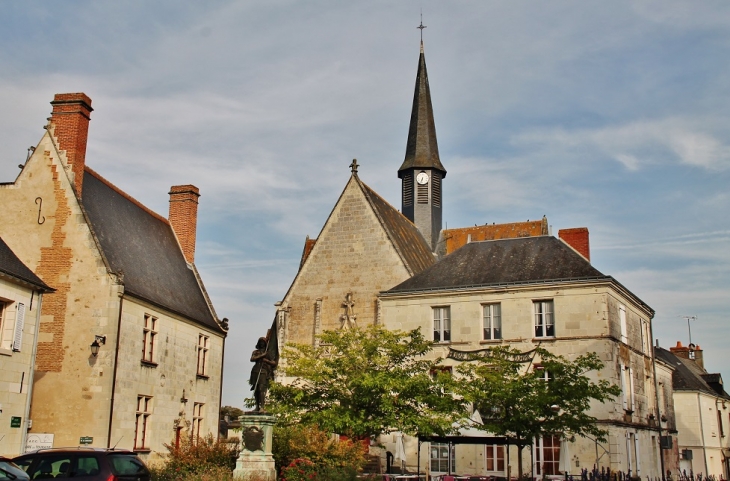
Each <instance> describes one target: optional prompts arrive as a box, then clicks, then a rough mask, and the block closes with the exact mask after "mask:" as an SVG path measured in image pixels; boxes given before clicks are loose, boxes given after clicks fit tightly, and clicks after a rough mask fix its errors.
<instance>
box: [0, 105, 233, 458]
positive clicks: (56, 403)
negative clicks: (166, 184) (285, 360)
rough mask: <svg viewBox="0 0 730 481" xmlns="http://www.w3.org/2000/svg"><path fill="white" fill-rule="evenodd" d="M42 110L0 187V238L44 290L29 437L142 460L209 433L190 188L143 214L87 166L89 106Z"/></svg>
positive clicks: (210, 339)
mask: <svg viewBox="0 0 730 481" xmlns="http://www.w3.org/2000/svg"><path fill="white" fill-rule="evenodd" d="M51 104H52V105H53V112H52V114H51V117H50V119H49V123H48V125H47V126H46V127H45V129H46V132H45V134H44V135H43V136H42V138H41V140H40V142H39V143H38V145H37V146H36V147H35V149H34V151H33V153H32V155H31V156H30V157H29V158H28V160H27V161H26V163H25V164H24V165H23V166H22V170H21V171H20V174H19V175H18V177H17V179H16V180H15V181H14V182H11V183H6V184H2V185H0V204H2V205H3V209H2V210H1V211H0V235H1V236H2V237H3V239H4V240H5V241H6V242H7V243H8V245H9V246H11V247H12V249H13V250H14V252H15V253H16V254H17V255H18V257H19V258H20V259H21V260H22V261H23V263H25V264H26V265H27V266H29V267H30V268H31V269H33V270H34V271H35V272H36V274H38V275H39V276H40V277H41V278H42V279H43V280H44V281H45V282H46V283H48V285H50V286H51V287H53V288H54V289H55V292H53V293H50V294H47V295H46V297H45V298H44V302H43V306H42V308H41V312H40V325H39V332H38V345H37V352H36V356H35V362H36V366H35V378H34V382H33V394H32V402H31V410H30V420H32V427H31V428H30V429H29V433H31V434H39V433H44V434H48V435H52V438H53V445H54V446H77V445H79V444H80V443H84V444H89V445H91V446H96V447H111V446H117V447H119V448H128V449H134V450H136V451H138V452H140V453H142V454H143V455H144V456H145V457H149V454H151V453H154V452H159V451H164V447H163V443H169V442H171V441H173V440H175V439H179V438H180V436H182V435H201V436H202V435H205V434H207V433H213V434H215V433H216V432H217V428H218V412H219V408H220V391H221V381H222V369H223V368H222V361H223V346H224V341H225V337H226V331H227V326H226V324H225V322H223V321H221V320H219V319H218V317H217V315H216V313H215V311H214V310H213V306H212V305H211V303H210V300H209V299H208V296H207V294H206V291H205V288H204V287H203V283H202V280H201V279H200V276H199V275H198V272H197V271H196V269H195V265H194V264H193V261H194V255H195V235H196V234H195V233H196V222H197V206H198V197H199V192H198V189H197V188H196V187H195V186H192V185H184V186H174V187H172V189H171V191H170V212H169V219H166V218H164V217H162V216H160V215H158V214H156V213H154V212H152V211H151V210H149V209H148V208H146V207H145V206H144V205H142V204H140V203H139V202H137V201H136V200H135V199H133V198H131V197H130V196H129V195H127V194H126V193H125V192H124V191H122V190H121V189H119V188H118V187H116V186H115V185H113V184H112V183H111V182H109V181H107V180H106V179H104V178H103V177H102V176H100V175H99V174H97V173H96V172H94V171H93V170H91V169H90V168H89V167H88V166H87V165H86V161H85V157H86V143H87V134H88V128H89V120H90V115H91V112H92V110H93V109H92V108H91V99H89V98H88V97H87V96H86V95H84V94H82V93H77V94H59V95H56V96H55V98H54V100H53V102H51ZM92 349H93V350H92ZM82 438H83V439H82ZM153 456H154V455H153Z"/></svg>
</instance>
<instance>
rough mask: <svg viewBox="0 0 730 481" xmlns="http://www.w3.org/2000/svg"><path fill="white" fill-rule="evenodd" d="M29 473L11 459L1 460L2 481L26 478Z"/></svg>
mask: <svg viewBox="0 0 730 481" xmlns="http://www.w3.org/2000/svg"><path fill="white" fill-rule="evenodd" d="M26 479H28V475H27V474H25V471H23V470H22V469H20V468H19V467H18V466H17V465H15V464H14V463H11V462H10V461H0V481H6V480H7V481H11V480H18V481H20V480H26Z"/></svg>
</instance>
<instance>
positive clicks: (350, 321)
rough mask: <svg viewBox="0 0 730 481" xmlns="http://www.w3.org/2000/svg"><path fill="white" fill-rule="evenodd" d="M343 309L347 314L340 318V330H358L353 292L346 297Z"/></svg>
mask: <svg viewBox="0 0 730 481" xmlns="http://www.w3.org/2000/svg"><path fill="white" fill-rule="evenodd" d="M342 307H343V308H344V309H345V313H344V314H342V315H341V316H340V322H341V323H342V324H341V325H340V329H354V328H356V327H357V324H356V323H355V322H356V321H357V316H355V301H353V300H352V292H348V293H347V295H345V302H343V303H342Z"/></svg>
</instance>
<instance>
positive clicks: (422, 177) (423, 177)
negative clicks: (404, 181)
mask: <svg viewBox="0 0 730 481" xmlns="http://www.w3.org/2000/svg"><path fill="white" fill-rule="evenodd" d="M416 182H418V183H419V184H421V185H423V184H427V183H428V174H427V173H425V172H421V173H419V174H418V175H417V176H416Z"/></svg>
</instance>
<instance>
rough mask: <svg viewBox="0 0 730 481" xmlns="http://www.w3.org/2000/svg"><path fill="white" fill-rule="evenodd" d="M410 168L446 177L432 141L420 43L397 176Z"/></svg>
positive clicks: (428, 93)
mask: <svg viewBox="0 0 730 481" xmlns="http://www.w3.org/2000/svg"><path fill="white" fill-rule="evenodd" d="M411 168H428V169H438V170H440V171H441V172H442V173H443V176H444V177H446V169H444V166H443V164H441V159H440V158H439V147H438V142H436V124H435V123H434V121H433V107H432V106H431V89H430V88H429V86H428V72H427V71H426V57H425V56H424V54H423V42H421V55H420V56H419V57H418V73H417V74H416V88H415V92H414V93H413V107H412V109H411V123H410V126H409V128H408V142H407V143H406V156H405V159H404V160H403V164H402V165H401V166H400V169H398V177H401V172H402V171H404V170H407V169H411Z"/></svg>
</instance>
